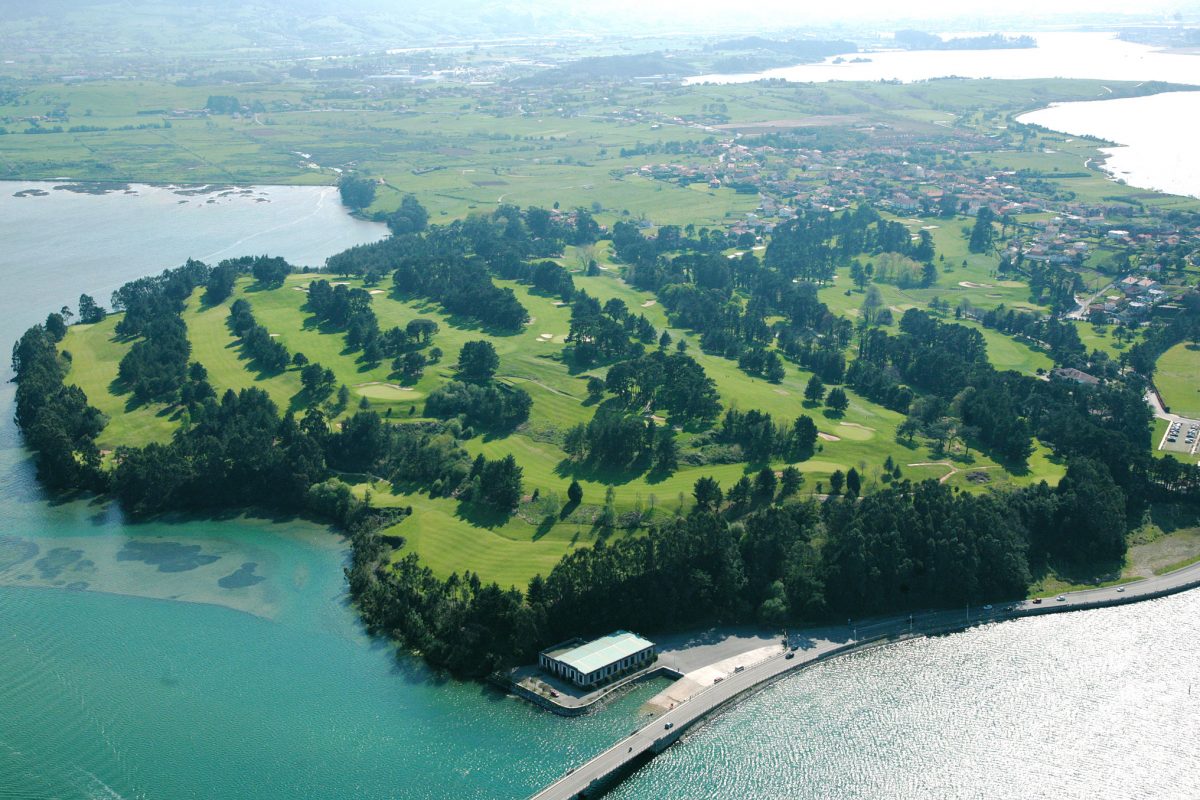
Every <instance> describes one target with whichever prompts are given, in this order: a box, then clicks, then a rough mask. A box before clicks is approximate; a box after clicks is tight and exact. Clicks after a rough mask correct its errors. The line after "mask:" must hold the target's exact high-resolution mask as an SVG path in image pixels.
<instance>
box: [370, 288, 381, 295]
mask: <svg viewBox="0 0 1200 800" xmlns="http://www.w3.org/2000/svg"><path fill="white" fill-rule="evenodd" d="M367 294H383V289H372V290H371V291H369V292H367Z"/></svg>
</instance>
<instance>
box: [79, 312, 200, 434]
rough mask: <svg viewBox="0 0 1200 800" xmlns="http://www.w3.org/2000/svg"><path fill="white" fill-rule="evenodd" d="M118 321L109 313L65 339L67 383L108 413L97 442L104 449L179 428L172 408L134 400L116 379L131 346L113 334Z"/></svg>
mask: <svg viewBox="0 0 1200 800" xmlns="http://www.w3.org/2000/svg"><path fill="white" fill-rule="evenodd" d="M118 319H119V317H116V316H110V317H108V319H106V320H104V321H103V322H99V323H97V324H95V325H72V326H71V327H70V328H69V329H68V331H67V338H66V339H64V340H63V343H62V349H63V351H64V352H67V353H70V354H71V368H70V371H69V372H68V374H67V381H68V382H69V383H73V384H75V385H76V386H78V387H79V388H81V389H83V391H84V393H85V394H87V396H88V401H89V402H90V403H91V404H92V405H93V406H95V407H96V408H98V409H100V410H101V411H102V412H104V415H105V416H106V417H108V424H107V426H105V428H104V431H103V432H102V433H101V435H100V437H99V438H98V439H97V441H96V444H97V445H98V446H99V447H100V448H101V449H102V450H112V449H114V448H116V447H117V446H118V445H130V446H134V447H140V446H142V445H145V444H149V443H150V442H159V441H164V440H166V439H169V438H170V436H171V432H172V431H174V430H175V427H176V421H175V415H174V414H173V413H172V410H171V409H169V408H167V407H165V406H161V405H154V404H151V405H144V404H137V403H134V402H133V399H132V397H131V396H130V393H129V391H128V390H127V389H126V388H125V387H124V386H122V385H121V382H120V381H119V380H118V378H117V367H118V366H119V365H120V363H121V358H122V357H124V355H125V353H126V352H128V350H129V347H130V345H131V344H132V342H127V341H122V340H120V339H119V338H118V337H117V336H116V334H115V333H114V331H113V329H114V328H115V327H116V324H117V321H118Z"/></svg>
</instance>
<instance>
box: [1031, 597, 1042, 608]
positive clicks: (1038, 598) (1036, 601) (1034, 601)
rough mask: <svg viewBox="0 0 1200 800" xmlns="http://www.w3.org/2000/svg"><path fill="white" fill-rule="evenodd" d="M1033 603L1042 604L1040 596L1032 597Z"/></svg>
mask: <svg viewBox="0 0 1200 800" xmlns="http://www.w3.org/2000/svg"><path fill="white" fill-rule="evenodd" d="M1033 604H1034V605H1035V606H1040V605H1041V604H1042V598H1040V597H1035V598H1033Z"/></svg>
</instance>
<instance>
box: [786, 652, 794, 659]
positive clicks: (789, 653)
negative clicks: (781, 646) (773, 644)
mask: <svg viewBox="0 0 1200 800" xmlns="http://www.w3.org/2000/svg"><path fill="white" fill-rule="evenodd" d="M795 657H796V654H795V653H793V652H792V651H791V650H788V653H787V655H786V656H784V658H788V659H791V658H795Z"/></svg>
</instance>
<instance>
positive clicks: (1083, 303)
mask: <svg viewBox="0 0 1200 800" xmlns="http://www.w3.org/2000/svg"><path fill="white" fill-rule="evenodd" d="M1116 285H1117V282H1116V281H1111V282H1110V283H1107V284H1105V285H1104V287H1103V288H1102V289H1099V290H1098V291H1096V292H1094V293H1092V294H1090V295H1088V296H1087V297H1085V298H1084V299H1083V300H1080V299H1079V298H1078V297H1076V298H1075V302H1076V303H1077V304H1078V305H1076V306H1075V310H1074V311H1072V312H1071V313H1069V314H1067V319H1083V318H1084V317H1086V316H1087V310H1088V306H1090V305H1091V304H1092V303H1094V302H1096V298H1097V297H1099V296H1100V295H1102V294H1104V293H1105V292H1107V291H1108V290H1109V289H1111V288H1112V287H1114V286H1116Z"/></svg>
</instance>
